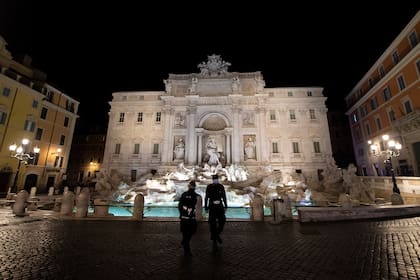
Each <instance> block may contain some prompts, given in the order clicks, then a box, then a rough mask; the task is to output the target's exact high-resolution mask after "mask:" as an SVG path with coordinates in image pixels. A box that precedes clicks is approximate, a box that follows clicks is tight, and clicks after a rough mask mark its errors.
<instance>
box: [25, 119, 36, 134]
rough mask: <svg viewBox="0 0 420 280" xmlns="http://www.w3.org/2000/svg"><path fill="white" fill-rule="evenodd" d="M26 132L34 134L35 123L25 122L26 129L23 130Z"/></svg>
mask: <svg viewBox="0 0 420 280" xmlns="http://www.w3.org/2000/svg"><path fill="white" fill-rule="evenodd" d="M23 129H24V130H25V131H30V132H34V130H35V122H34V121H32V120H26V121H25V127H24V128H23Z"/></svg>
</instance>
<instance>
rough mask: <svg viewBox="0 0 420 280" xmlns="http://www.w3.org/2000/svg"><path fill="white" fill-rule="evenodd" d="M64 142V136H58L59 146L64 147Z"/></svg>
mask: <svg viewBox="0 0 420 280" xmlns="http://www.w3.org/2000/svg"><path fill="white" fill-rule="evenodd" d="M65 141H66V136H64V135H61V136H60V145H64V142H65Z"/></svg>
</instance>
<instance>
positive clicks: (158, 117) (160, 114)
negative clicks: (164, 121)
mask: <svg viewBox="0 0 420 280" xmlns="http://www.w3.org/2000/svg"><path fill="white" fill-rule="evenodd" d="M161 117H162V112H157V113H156V122H158V123H160V119H161Z"/></svg>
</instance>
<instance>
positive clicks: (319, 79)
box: [0, 0, 420, 132]
mask: <svg viewBox="0 0 420 280" xmlns="http://www.w3.org/2000/svg"><path fill="white" fill-rule="evenodd" d="M34 2H38V1H21V0H14V1H11V0H9V1H6V0H0V35H1V36H3V37H4V38H5V40H6V41H7V42H8V49H9V51H11V53H12V55H13V56H14V57H16V58H17V57H19V56H21V55H22V54H29V55H30V56H31V57H32V65H33V66H34V67H36V68H38V69H40V70H42V71H44V72H45V73H47V76H48V78H47V81H48V82H49V83H50V84H52V85H53V86H55V87H57V88H58V89H60V90H62V91H63V92H65V93H66V94H68V95H70V96H72V97H73V98H75V99H77V100H79V101H80V102H81V105H80V109H79V114H80V116H81V117H80V119H79V121H78V124H77V131H78V132H85V131H88V130H91V129H93V128H95V127H99V128H101V129H102V131H103V132H105V129H106V127H107V121H108V119H107V112H108V110H109V105H108V102H109V101H111V93H112V92H114V91H125V90H163V89H164V84H163V79H166V78H167V77H168V74H169V73H175V74H182V73H198V72H199V70H198V68H197V64H198V63H200V62H202V61H205V60H207V55H211V54H220V55H221V56H222V59H223V60H225V61H228V62H230V63H231V64H232V66H231V67H230V68H229V71H230V72H234V71H237V72H253V71H261V72H262V74H263V75H264V78H265V80H266V87H281V86H320V87H324V95H326V96H328V101H327V106H328V107H329V108H330V109H339V110H342V111H343V112H344V97H345V96H346V95H347V94H348V93H349V92H350V90H351V89H352V88H353V87H354V86H355V85H356V83H357V82H358V81H359V80H360V79H361V78H362V77H363V75H364V74H365V73H366V72H367V71H368V70H369V68H370V67H371V66H372V65H373V63H375V62H376V60H377V59H378V58H379V56H380V55H381V54H382V53H383V52H384V51H385V49H386V48H387V47H388V46H389V45H390V44H391V43H392V41H393V40H394V39H395V37H396V36H398V34H399V33H400V32H401V31H402V29H403V28H404V27H405V26H406V25H407V24H408V22H409V21H410V20H411V19H412V18H413V17H414V15H415V14H416V12H417V11H418V10H419V8H420V5H419V4H417V5H416V4H415V2H416V1H412V0H410V1H398V2H396V3H394V4H392V5H386V4H384V3H383V2H382V4H381V6H385V5H386V7H381V8H380V9H374V8H369V7H366V5H367V4H364V5H360V4H359V5H356V4H354V3H353V4H352V5H351V6H350V5H346V4H343V2H342V1H340V2H339V4H332V5H328V6H327V5H325V7H319V6H314V4H311V5H308V4H304V3H301V2H299V3H298V4H297V5H296V6H295V7H292V6H290V5H293V4H291V3H287V6H286V5H285V4H282V3H283V2H277V1H269V2H272V3H273V4H264V5H263V4H262V3H263V2H264V1H257V2H258V3H255V4H247V3H248V2H249V3H251V1H248V2H244V1H242V2H237V4H236V5H233V4H227V3H228V1H225V2H220V3H219V2H217V1H211V2H207V3H206V4H199V5H197V4H192V3H185V4H179V3H177V4H176V5H175V4H171V3H172V2H180V1H166V2H168V3H165V2H159V1H154V2H153V3H149V1H130V3H128V2H129V1H127V3H125V2H126V1H107V3H104V2H105V1H93V2H95V3H96V4H89V2H90V1H83V2H82V1H76V0H74V1H67V0H60V1H51V3H49V4H48V5H47V4H46V3H45V2H49V1H40V2H44V3H42V4H39V3H34ZM108 2H109V3H108ZM131 2H133V3H131ZM146 2H147V3H146ZM98 3H100V4H98ZM134 3H135V4H134Z"/></svg>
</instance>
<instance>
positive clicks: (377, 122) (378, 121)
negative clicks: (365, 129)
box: [376, 117, 382, 130]
mask: <svg viewBox="0 0 420 280" xmlns="http://www.w3.org/2000/svg"><path fill="white" fill-rule="evenodd" d="M376 128H377V129H378V130H381V129H382V123H381V118H379V117H378V118H376Z"/></svg>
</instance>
